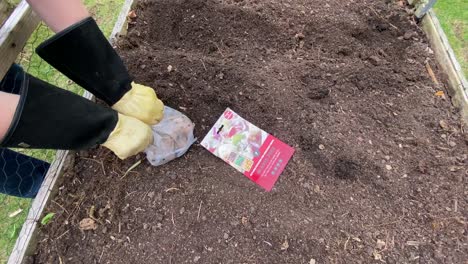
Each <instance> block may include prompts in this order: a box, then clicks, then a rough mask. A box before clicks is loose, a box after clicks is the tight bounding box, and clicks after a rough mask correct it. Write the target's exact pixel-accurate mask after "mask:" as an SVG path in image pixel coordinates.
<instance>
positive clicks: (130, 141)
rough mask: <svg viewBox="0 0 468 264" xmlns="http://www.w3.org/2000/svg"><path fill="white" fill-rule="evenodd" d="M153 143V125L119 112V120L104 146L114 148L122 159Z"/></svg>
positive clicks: (115, 152) (113, 150)
mask: <svg viewBox="0 0 468 264" xmlns="http://www.w3.org/2000/svg"><path fill="white" fill-rule="evenodd" d="M152 143H153V133H152V131H151V127H150V126H148V125H147V124H145V123H143V122H142V121H140V120H138V119H136V118H134V117H131V116H125V115H122V114H119V121H118V122H117V125H116V126H115V128H114V130H113V131H112V132H111V133H110V135H109V137H108V138H107V140H106V142H104V143H103V144H102V146H104V147H106V148H108V149H110V150H112V152H114V154H115V155H117V157H119V158H120V159H126V158H128V157H130V156H133V155H135V154H138V153H140V152H142V151H144V150H145V149H146V148H147V147H148V146H149V145H151V144H152Z"/></svg>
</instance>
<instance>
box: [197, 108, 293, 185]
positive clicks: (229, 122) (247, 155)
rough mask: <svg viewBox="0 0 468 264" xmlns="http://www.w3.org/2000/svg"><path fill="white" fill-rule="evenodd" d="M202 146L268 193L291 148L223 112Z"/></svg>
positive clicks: (232, 114)
mask: <svg viewBox="0 0 468 264" xmlns="http://www.w3.org/2000/svg"><path fill="white" fill-rule="evenodd" d="M201 145H202V146H203V147H205V148H206V149H207V150H208V151H210V152H211V153H213V154H214V155H215V156H217V157H219V158H221V159H222V160H224V161H225V162H226V163H228V164H229V165H231V166H232V167H234V168H236V169H237V170H238V171H240V172H241V173H243V174H244V175H245V176H246V177H247V178H249V179H250V180H252V181H253V182H255V183H256V184H258V185H259V186H261V187H262V188H264V189H265V190H267V191H271V189H272V188H273V186H274V184H275V182H276V181H277V180H278V177H279V176H280V174H281V173H282V172H283V170H284V168H285V167H286V165H287V163H288V161H289V160H290V159H291V157H292V155H293V153H294V149H293V148H292V147H290V146H288V145H287V144H285V143H284V142H282V141H281V140H279V139H277V138H276V137H274V136H272V135H270V134H268V133H267V132H265V131H263V130H261V129H260V128H258V127H257V126H255V125H253V124H252V123H250V122H248V121H247V120H245V119H243V118H242V117H240V116H239V115H238V114H236V113H235V112H234V111H232V110H231V109H229V108H228V109H226V111H224V113H223V114H222V115H221V117H220V118H219V119H218V121H217V122H216V124H215V125H214V126H213V128H211V130H210V132H208V134H207V135H206V136H205V138H204V139H203V141H202V143H201Z"/></svg>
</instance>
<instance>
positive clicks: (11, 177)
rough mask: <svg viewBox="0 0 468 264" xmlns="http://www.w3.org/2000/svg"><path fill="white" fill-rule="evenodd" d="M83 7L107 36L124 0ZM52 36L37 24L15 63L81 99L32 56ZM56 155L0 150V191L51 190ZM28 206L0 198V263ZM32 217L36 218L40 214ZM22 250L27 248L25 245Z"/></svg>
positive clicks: (93, 0)
mask: <svg viewBox="0 0 468 264" xmlns="http://www.w3.org/2000/svg"><path fill="white" fill-rule="evenodd" d="M6 2H7V4H8V8H9V10H11V9H14V7H15V5H17V4H18V3H19V0H7V1H6ZM84 3H85V5H86V6H87V7H88V10H89V11H90V13H91V14H92V15H93V17H94V18H95V19H96V21H97V22H98V24H99V26H100V27H101V29H102V30H103V31H104V33H105V34H106V35H109V34H110V33H111V30H112V28H113V26H114V24H115V21H116V19H117V17H118V14H119V12H120V10H121V8H122V5H123V3H124V0H84ZM53 34H54V33H53V32H52V31H51V30H50V29H49V28H48V27H47V26H46V25H45V24H44V23H40V24H39V26H38V27H37V29H36V30H35V31H34V32H33V34H32V35H31V36H30V38H29V40H28V42H27V44H26V46H25V47H24V49H23V50H22V52H21V53H20V54H19V56H18V58H17V61H16V63H17V64H19V65H21V66H22V67H23V69H24V70H25V71H26V72H28V73H29V74H31V75H33V76H35V77H37V78H39V79H42V80H44V81H46V82H49V83H51V84H54V85H56V86H58V87H60V88H63V89H67V90H70V91H72V92H75V93H78V94H80V95H81V94H83V90H82V89H81V88H80V87H79V86H77V85H76V84H74V83H73V82H71V81H70V80H69V79H67V78H66V77H65V76H64V75H62V74H61V73H59V72H58V71H56V70H55V69H54V68H53V67H51V66H50V65H49V64H47V63H46V62H45V61H43V60H42V59H41V58H40V57H39V56H38V55H37V54H36V53H35V48H36V47H37V46H38V45H39V44H40V43H42V42H43V41H44V40H46V39H48V38H50V37H52V36H53ZM71 52H72V51H71ZM1 79H2V78H0V80H1ZM44 118H46V117H44ZM56 153H57V151H55V150H35V149H12V150H7V149H3V150H2V149H0V165H1V167H0V170H1V172H2V173H0V180H1V181H2V182H1V184H2V186H0V191H2V192H3V193H5V192H6V193H8V192H10V194H13V195H17V196H23V197H28V194H30V193H31V192H34V191H35V188H38V186H39V185H40V184H41V183H42V186H43V187H42V188H44V187H46V188H52V187H53V183H54V179H47V180H46V181H45V182H42V180H43V179H42V178H41V177H43V176H44V175H45V174H46V172H47V170H48V169H49V166H50V164H51V163H52V162H53V161H54V159H55V158H56V156H57V155H56ZM6 164H8V166H7V165H6ZM51 169H58V168H51ZM2 176H3V179H2V178H1V177H2ZM8 184H12V185H11V186H10V185H8ZM1 188H3V189H1ZM6 189H8V190H9V191H7V190H6ZM28 191H30V193H28ZM11 192H13V193H11ZM41 198H42V197H41ZM37 199H39V198H37ZM31 203H32V199H30V198H19V197H15V196H11V195H5V194H0V263H6V262H7V260H8V256H9V255H10V254H11V253H12V249H13V247H14V245H15V242H16V241H17V239H18V238H19V236H24V235H26V234H27V232H21V234H20V231H21V228H22V226H23V224H24V223H25V221H31V220H32V219H27V217H28V213H29V210H30V207H31ZM33 213H34V214H35V215H38V214H41V213H42V212H33ZM52 221H53V220H52ZM39 224H40V223H39ZM21 246H22V247H26V246H27V245H21Z"/></svg>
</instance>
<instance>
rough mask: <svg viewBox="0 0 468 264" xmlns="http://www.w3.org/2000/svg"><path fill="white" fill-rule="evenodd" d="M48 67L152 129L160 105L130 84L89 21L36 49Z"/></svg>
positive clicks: (149, 90) (142, 88) (149, 92)
mask: <svg viewBox="0 0 468 264" xmlns="http://www.w3.org/2000/svg"><path fill="white" fill-rule="evenodd" d="M36 52H37V54H39V56H41V58H43V59H44V60H45V61H47V62H48V63H49V64H50V65H52V66H53V67H55V68H56V69H57V70H59V71H60V72H62V73H63V74H65V75H66V76H67V77H68V78H70V79H71V80H72V81H74V82H76V83H77V84H78V85H80V86H81V87H83V88H84V89H86V90H88V91H89V92H91V93H93V94H94V95H95V96H96V97H97V98H99V99H101V100H104V101H105V102H106V103H107V104H108V105H110V106H112V108H113V109H115V110H116V111H118V112H119V113H121V114H124V115H127V116H132V117H135V118H137V119H140V120H141V121H143V122H145V123H147V124H149V125H154V124H156V123H158V122H159V121H160V120H161V118H162V117H163V103H162V102H161V100H159V99H158V97H157V96H156V93H155V92H154V90H153V89H152V88H150V87H146V86H143V85H139V84H135V83H133V79H132V78H131V77H130V75H129V73H128V71H127V68H126V67H125V65H124V64H123V62H122V60H121V58H120V57H119V55H118V54H117V52H115V50H114V49H113V48H112V46H111V45H110V43H109V41H107V39H106V37H105V36H104V34H103V33H102V32H101V30H100V29H99V27H98V25H97V24H96V21H95V20H94V19H93V18H91V17H89V18H86V19H84V20H82V21H80V22H78V23H76V24H75V25H72V26H70V27H69V28H67V29H65V30H63V31H61V32H59V33H57V34H56V35H55V36H53V37H52V38H50V39H48V40H46V41H45V42H44V43H42V44H41V45H39V46H38V47H37V49H36Z"/></svg>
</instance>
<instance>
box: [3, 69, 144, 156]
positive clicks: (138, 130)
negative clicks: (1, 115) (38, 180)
mask: <svg viewBox="0 0 468 264" xmlns="http://www.w3.org/2000/svg"><path fill="white" fill-rule="evenodd" d="M12 88H15V89H16V90H15V89H12ZM0 91H5V92H9V93H17V94H19V95H20V102H19V105H18V107H17V109H16V113H15V117H14V119H13V122H12V124H11V125H10V128H9V129H8V132H7V134H6V135H5V137H4V138H3V139H1V142H0V147H12V148H18V147H19V148H38V149H68V150H80V149H87V148H91V147H94V146H96V145H98V144H100V145H102V146H105V147H107V148H109V149H110V150H112V151H113V152H114V153H115V154H116V155H117V156H118V157H119V158H121V159H125V158H127V157H129V156H132V155H135V154H137V153H139V152H142V151H143V150H145V149H146V148H147V147H148V146H149V145H150V144H152V143H153V134H152V133H153V132H152V130H151V128H150V126H149V125H148V124H146V123H144V122H143V121H140V120H138V119H136V118H134V117H129V116H125V115H123V114H119V113H117V112H116V111H115V110H112V109H110V108H109V107H104V106H101V105H98V104H95V103H94V102H92V101H89V100H87V99H85V98H83V97H81V96H78V95H76V94H74V93H71V92H69V91H66V90H63V89H60V88H58V87H55V86H53V85H51V84H48V83H46V82H43V81H41V80H39V79H37V78H34V77H33V76H30V75H29V74H26V73H25V72H24V71H23V70H22V69H21V67H19V66H16V65H14V66H12V67H11V68H10V70H9V71H8V73H7V75H6V76H5V78H4V79H3V81H2V82H0Z"/></svg>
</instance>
